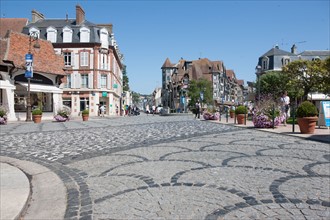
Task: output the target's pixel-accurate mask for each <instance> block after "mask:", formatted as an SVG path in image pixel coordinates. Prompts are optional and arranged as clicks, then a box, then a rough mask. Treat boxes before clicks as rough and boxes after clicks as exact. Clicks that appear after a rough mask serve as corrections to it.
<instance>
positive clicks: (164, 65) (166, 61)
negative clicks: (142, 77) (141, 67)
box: [162, 58, 173, 68]
mask: <svg viewBox="0 0 330 220" xmlns="http://www.w3.org/2000/svg"><path fill="white" fill-rule="evenodd" d="M170 67H173V64H171V61H170V59H168V58H166V60H165V62H164V64H163V66H162V68H170Z"/></svg>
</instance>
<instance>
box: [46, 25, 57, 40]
mask: <svg viewBox="0 0 330 220" xmlns="http://www.w3.org/2000/svg"><path fill="white" fill-rule="evenodd" d="M47 40H48V41H50V42H52V43H56V40H57V30H56V29H55V28H54V27H48V28H47Z"/></svg>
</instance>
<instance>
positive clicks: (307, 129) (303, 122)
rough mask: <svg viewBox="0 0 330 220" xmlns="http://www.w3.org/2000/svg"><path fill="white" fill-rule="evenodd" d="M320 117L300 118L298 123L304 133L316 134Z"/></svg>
mask: <svg viewBox="0 0 330 220" xmlns="http://www.w3.org/2000/svg"><path fill="white" fill-rule="evenodd" d="M317 120H318V117H316V116H315V117H303V118H298V125H299V128H300V132H301V133H302V134H314V131H315V127H316V122H317Z"/></svg>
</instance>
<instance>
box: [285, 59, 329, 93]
mask: <svg viewBox="0 0 330 220" xmlns="http://www.w3.org/2000/svg"><path fill="white" fill-rule="evenodd" d="M324 62H325V61H321V60H319V59H316V60H313V61H311V60H296V61H293V62H291V63H289V64H288V65H286V66H284V67H283V73H285V74H286V75H287V77H288V86H289V88H291V89H293V90H295V91H296V95H297V97H298V98H299V96H302V100H307V95H308V93H310V92H316V91H321V90H322V91H323V90H326V88H329V85H328V84H329V83H328V82H329V81H328V80H329V76H327V73H328V75H329V72H327V70H326V68H325V66H326V65H325V64H324ZM301 91H302V92H301ZM301 94H302V95H301Z"/></svg>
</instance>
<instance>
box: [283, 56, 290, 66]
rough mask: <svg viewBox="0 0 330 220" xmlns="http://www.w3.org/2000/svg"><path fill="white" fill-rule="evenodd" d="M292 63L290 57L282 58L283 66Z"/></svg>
mask: <svg viewBox="0 0 330 220" xmlns="http://www.w3.org/2000/svg"><path fill="white" fill-rule="evenodd" d="M289 63H290V57H283V58H282V66H286V65H288V64H289Z"/></svg>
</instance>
